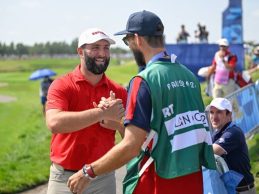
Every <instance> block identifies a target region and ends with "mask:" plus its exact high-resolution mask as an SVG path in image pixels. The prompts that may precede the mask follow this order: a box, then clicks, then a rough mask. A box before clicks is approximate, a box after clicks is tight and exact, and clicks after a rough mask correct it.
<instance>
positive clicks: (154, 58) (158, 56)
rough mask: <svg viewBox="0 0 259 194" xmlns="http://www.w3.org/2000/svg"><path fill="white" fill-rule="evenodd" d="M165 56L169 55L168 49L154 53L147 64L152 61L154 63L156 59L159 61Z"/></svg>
mask: <svg viewBox="0 0 259 194" xmlns="http://www.w3.org/2000/svg"><path fill="white" fill-rule="evenodd" d="M165 56H168V55H167V53H166V51H162V52H160V53H157V54H156V55H154V56H153V57H152V58H151V59H150V60H149V61H148V63H147V66H148V65H150V64H151V63H154V62H156V61H158V60H159V59H160V58H163V57H165Z"/></svg>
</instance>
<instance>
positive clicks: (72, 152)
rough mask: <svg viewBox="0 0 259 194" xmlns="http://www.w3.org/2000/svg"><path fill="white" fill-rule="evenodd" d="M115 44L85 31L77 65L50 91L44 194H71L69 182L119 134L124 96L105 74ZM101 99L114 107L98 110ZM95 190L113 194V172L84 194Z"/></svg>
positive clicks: (96, 32) (94, 31) (99, 33)
mask: <svg viewBox="0 0 259 194" xmlns="http://www.w3.org/2000/svg"><path fill="white" fill-rule="evenodd" d="M114 43H115V42H114V40H112V39H111V38H109V36H107V35H106V34H105V33H104V32H103V31H102V30H100V29H96V28H91V29H88V30H86V31H84V32H83V33H82V34H81V36H80V37H79V41H78V49H77V52H78V55H79V57H80V64H79V65H78V66H77V67H76V68H75V69H74V70H73V71H72V72H70V73H68V74H67V75H64V76H62V77H60V78H58V79H56V80H55V81H54V82H53V83H52V85H51V87H50V88H49V91H48V97H47V99H48V100H47V107H46V123H47V126H48V128H49V129H50V131H51V132H52V139H51V150H50V159H51V161H52V165H51V167H50V178H49V184H48V194H57V193H62V194H63V193H69V194H70V193H71V191H70V190H69V188H68V187H67V185H66V184H67V180H68V177H70V176H71V175H72V174H73V173H74V172H77V171H78V170H79V169H81V168H82V167H83V166H84V164H90V163H92V162H93V161H95V160H97V159H99V158H100V157H102V156H103V155H104V154H105V153H106V152H107V151H108V150H110V149H111V148H112V147H113V146H114V143H115V132H116V130H118V131H119V132H120V133H121V135H123V133H124V127H123V125H122V124H121V123H120V120H121V118H122V117H123V115H124V112H125V109H124V107H125V103H126V98H127V92H126V90H125V89H124V88H123V87H121V86H120V85H119V84H116V83H115V82H113V81H111V80H110V79H109V78H107V77H106V75H105V74H104V72H105V70H106V69H107V67H108V65H109V60H110V45H111V44H114ZM102 97H105V98H112V99H113V100H112V101H113V104H112V105H109V107H107V108H105V109H103V108H99V107H98V106H97V104H98V103H99V101H101V98H102ZM115 97H116V99H115ZM96 191H98V193H108V194H114V193H116V185H115V173H114V171H113V172H111V173H106V174H104V175H103V176H99V177H98V178H97V179H95V180H94V181H93V182H92V184H91V186H90V187H89V188H88V189H87V191H86V192H85V194H86V193H96Z"/></svg>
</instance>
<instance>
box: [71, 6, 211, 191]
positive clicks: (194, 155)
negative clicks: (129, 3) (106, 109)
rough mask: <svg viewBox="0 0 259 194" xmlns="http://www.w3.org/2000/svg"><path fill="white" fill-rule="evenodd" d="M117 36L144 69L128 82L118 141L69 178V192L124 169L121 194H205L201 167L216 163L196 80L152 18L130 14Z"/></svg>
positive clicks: (148, 14)
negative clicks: (171, 50) (168, 48)
mask: <svg viewBox="0 0 259 194" xmlns="http://www.w3.org/2000/svg"><path fill="white" fill-rule="evenodd" d="M115 35H124V36H125V37H124V38H123V41H124V43H125V44H126V45H127V46H129V48H130V49H131V51H132V52H133V55H134V57H135V61H136V63H137V65H138V66H146V68H145V69H144V70H142V71H141V72H140V73H139V74H138V75H137V76H135V77H134V78H133V79H132V80H131V81H130V86H129V90H128V99H127V107H126V112H125V118H124V125H125V134H124V137H123V139H122V141H121V142H120V143H119V144H117V145H116V146H114V147H113V148H112V149H111V150H110V151H109V152H108V153H107V154H105V155H104V156H103V157H101V158H100V159H98V160H96V161H95V162H92V163H90V164H86V166H87V169H82V170H80V171H79V172H78V173H76V174H74V175H73V176H71V177H70V178H69V181H68V186H69V188H70V190H71V191H73V190H75V191H76V192H77V193H78V194H81V193H82V192H83V190H84V189H85V188H87V186H88V185H89V184H90V185H91V179H93V178H95V177H96V176H100V175H102V174H105V173H107V172H110V171H112V170H114V169H117V168H120V167H121V166H123V165H125V164H126V163H128V164H127V174H126V176H125V179H124V181H123V193H125V194H131V193H135V194H143V193H149V194H179V193H181V194H187V193H203V180H202V172H201V165H204V166H206V167H207V168H215V160H214V155H213V150H212V142H211V137H210V132H209V129H208V124H207V120H206V116H205V113H204V104H203V101H202V98H201V90H200V84H199V81H198V79H197V78H196V77H195V75H194V74H193V73H191V71H189V70H188V69H187V68H186V67H185V66H183V65H181V64H180V63H178V62H176V61H175V57H171V56H169V53H167V51H166V49H165V43H164V25H163V23H162V21H161V19H160V18H159V17H158V16H157V15H156V14H155V13H153V12H150V11H146V10H144V11H140V12H135V13H133V14H131V15H130V16H129V19H128V22H127V25H126V30H123V31H120V32H118V33H116V34H115ZM105 101H109V100H105ZM100 104H105V103H104V102H101V103H100Z"/></svg>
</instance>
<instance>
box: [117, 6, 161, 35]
mask: <svg viewBox="0 0 259 194" xmlns="http://www.w3.org/2000/svg"><path fill="white" fill-rule="evenodd" d="M134 33H136V34H138V35H140V36H162V35H163V33H164V25H163V23H162V21H161V19H160V18H159V17H158V16H157V15H156V14H154V13H152V12H150V11H145V10H144V11H140V12H135V13H133V14H131V15H130V16H129V19H128V22H127V26H126V30H123V31H120V32H117V33H115V34H114V35H123V34H134Z"/></svg>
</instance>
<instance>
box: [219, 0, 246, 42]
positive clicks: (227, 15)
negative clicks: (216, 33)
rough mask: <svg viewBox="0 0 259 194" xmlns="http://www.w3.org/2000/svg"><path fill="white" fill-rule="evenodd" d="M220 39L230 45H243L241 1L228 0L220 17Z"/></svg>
mask: <svg viewBox="0 0 259 194" xmlns="http://www.w3.org/2000/svg"><path fill="white" fill-rule="evenodd" d="M222 38H226V39H228V41H229V42H230V43H231V44H236V43H238V44H241V43H243V24H242V0H229V6H228V8H227V9H226V10H225V11H224V12H223V17H222Z"/></svg>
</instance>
